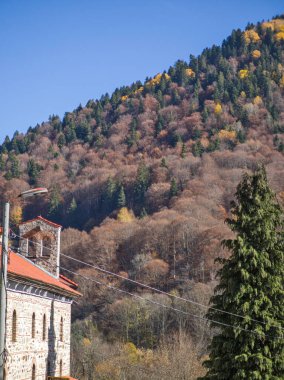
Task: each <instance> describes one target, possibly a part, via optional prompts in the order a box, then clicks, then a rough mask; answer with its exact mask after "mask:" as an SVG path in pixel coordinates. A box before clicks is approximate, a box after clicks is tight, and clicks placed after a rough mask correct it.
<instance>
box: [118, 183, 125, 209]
mask: <svg viewBox="0 0 284 380" xmlns="http://www.w3.org/2000/svg"><path fill="white" fill-rule="evenodd" d="M125 205H126V196H125V192H124V187H123V185H121V186H120V189H119V192H118V196H117V208H122V207H124V206H125Z"/></svg>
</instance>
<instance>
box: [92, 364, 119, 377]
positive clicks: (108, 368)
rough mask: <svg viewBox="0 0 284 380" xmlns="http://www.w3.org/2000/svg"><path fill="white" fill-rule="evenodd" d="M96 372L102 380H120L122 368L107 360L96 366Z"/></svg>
mask: <svg viewBox="0 0 284 380" xmlns="http://www.w3.org/2000/svg"><path fill="white" fill-rule="evenodd" d="M95 370H96V372H97V373H98V374H99V376H100V379H104V380H114V379H117V380H118V379H119V378H120V368H119V366H118V365H117V363H115V362H112V361H111V360H105V361H102V362H100V363H98V364H97V365H96V366H95Z"/></svg>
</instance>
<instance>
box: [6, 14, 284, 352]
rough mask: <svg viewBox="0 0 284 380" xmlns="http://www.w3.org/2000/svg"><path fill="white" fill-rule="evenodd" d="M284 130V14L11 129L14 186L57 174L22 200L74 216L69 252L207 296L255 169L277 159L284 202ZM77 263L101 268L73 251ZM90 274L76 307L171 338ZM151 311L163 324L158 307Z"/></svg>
mask: <svg viewBox="0 0 284 380" xmlns="http://www.w3.org/2000/svg"><path fill="white" fill-rule="evenodd" d="M283 133H284V18H282V17H280V16H279V17H276V18H275V19H273V20H271V21H269V22H264V23H258V24H257V25H248V26H247V28H246V30H245V31H241V30H234V31H233V32H232V34H231V35H230V36H229V37H228V38H227V39H226V40H225V41H224V42H223V43H222V45H221V46H213V47H212V48H206V49H205V50H204V51H203V53H202V54H201V55H200V56H198V57H193V56H191V57H190V60H189V62H184V61H177V62H176V64H175V65H174V66H172V67H170V68H169V69H168V71H165V72H164V73H161V74H157V75H156V76H155V77H154V78H146V80H145V82H144V83H140V82H137V83H134V84H132V85H131V86H126V87H123V88H120V89H117V90H115V91H114V93H113V94H112V95H111V96H110V95H108V94H106V95H104V96H102V97H101V99H100V100H95V101H94V100H90V101H88V103H87V104H86V106H81V105H80V106H79V107H78V108H77V109H76V110H74V111H73V112H67V113H66V114H65V116H64V118H63V120H60V118H59V117H58V116H55V115H53V116H51V117H50V118H49V121H48V122H45V123H42V124H41V125H37V126H36V127H35V128H30V129H29V131H28V132H27V134H24V135H22V134H18V133H15V135H14V137H13V139H12V140H11V141H10V140H9V139H8V138H6V140H5V142H4V143H3V144H2V146H1V156H0V170H1V177H0V186H1V190H2V191H1V194H2V197H4V194H5V196H10V197H13V196H14V195H15V194H17V193H18V192H19V191H20V190H26V189H27V188H28V187H29V186H33V185H42V186H46V187H48V188H49V189H50V195H49V198H48V200H45V201H43V200H41V201H40V202H37V203H33V205H31V204H29V203H27V204H26V205H25V207H24V209H23V210H22V208H21V207H22V206H20V205H17V204H16V205H15V206H14V209H13V212H12V214H13V215H12V218H13V222H14V223H15V224H16V223H17V222H19V220H20V219H21V217H22V211H23V213H24V215H25V217H30V216H31V215H35V213H41V214H42V215H44V216H46V217H48V218H52V219H53V220H55V221H56V222H59V223H62V224H63V226H64V227H65V230H64V231H63V247H62V249H63V252H68V254H70V255H73V256H74V257H80V259H81V260H85V261H89V262H93V263H96V264H99V265H101V266H102V267H104V268H107V269H109V270H113V271H115V272H120V273H123V275H124V276H126V277H131V278H135V279H138V280H139V281H142V282H144V283H147V284H150V285H152V286H156V287H160V288H162V289H166V290H168V291H178V292H179V293H180V294H183V295H187V296H190V297H191V298H195V299H197V300H202V302H203V303H207V302H208V298H209V295H210V292H211V289H212V286H213V284H214V281H215V280H214V278H215V273H216V265H215V264H214V259H215V258H216V257H217V256H219V255H220V254H225V252H222V251H221V248H220V241H221V239H222V238H224V237H226V236H228V234H229V232H228V230H227V229H226V227H225V226H224V223H223V222H224V219H225V218H226V217H227V215H228V213H229V208H230V201H231V200H232V199H233V194H234V191H235V187H236V185H237V183H238V182H239V180H240V177H241V175H242V173H243V172H244V171H246V170H252V169H255V168H256V167H257V165H258V164H260V163H262V164H264V165H265V166H266V169H267V172H268V177H269V180H270V184H271V186H272V188H273V189H274V191H275V192H276V193H277V196H278V199H279V202H280V203H282V204H283V203H284V155H283V153H284V135H283ZM64 265H65V266H66V265H68V266H69V267H71V268H75V269H76V270H78V271H79V273H81V274H84V275H87V276H93V275H96V276H97V277H96V278H98V277H99V274H98V273H97V272H96V271H95V270H92V269H90V268H89V269H86V268H85V267H82V268H79V267H78V266H74V263H72V262H70V261H67V259H66V263H64ZM108 281H110V282H112V283H114V284H117V285H120V286H123V287H126V288H127V289H129V285H127V283H126V282H125V283H123V282H121V281H115V280H113V279H111V278H109V279H108ZM80 282H81V286H82V288H83V290H84V293H85V296H86V297H85V298H84V299H83V301H82V303H81V304H80V307H79V308H78V310H77V312H76V313H77V314H76V315H77V316H80V318H83V317H87V316H89V315H93V317H94V320H95V321H96V323H97V325H98V328H99V330H100V331H103V332H104V335H105V336H108V338H109V339H121V338H122V337H123V339H127V340H130V341H132V342H134V343H135V344H137V345H140V346H145V347H149V346H151V345H152V346H153V345H156V344H157V342H159V340H160V338H161V335H162V332H161V331H162V330H161V328H160V326H159V327H157V328H156V332H155V333H153V330H151V331H152V334H150V335H151V336H152V337H151V338H150V336H149V334H148V333H147V331H146V330H145V325H143V326H142V325H139V323H138V324H137V325H135V326H132V330H131V328H130V327H129V326H128V330H127V337H126V336H125V334H126V330H124V325H123V324H122V322H121V320H119V319H118V315H121V318H122V315H124V316H125V310H126V309H127V308H129V309H127V310H128V311H129V310H130V311H129V315H130V316H131V313H132V309H131V305H129V304H128V299H127V298H123V297H122V296H120V297H121V298H123V299H124V301H123V302H120V304H118V303H117V295H116V296H115V295H109V293H108V291H107V289H104V290H102V289H101V288H95V287H94V286H93V285H92V284H90V283H89V284H87V283H86V282H85V281H84V280H83V279H82V280H80ZM130 289H132V290H133V291H134V290H135V291H140V290H139V289H135V288H134V287H131V288H130ZM180 307H183V306H180ZM145 313H146V311H145ZM147 313H150V315H151V317H149V318H150V319H149V320H151V323H153V324H154V325H155V323H158V321H157V320H154V319H155V318H154V314H155V313H156V311H155V310H154V311H153V310H152V311H151V312H150V311H149V310H147ZM151 313H153V314H151ZM102 315H103V317H102ZM127 315H128V314H127ZM129 318H130V317H129ZM151 318H153V319H151ZM169 318H170V319H171V318H172V319H171V323H169V325H168V326H167V329H168V330H169V331H175V330H176V329H178V326H179V323H180V321H177V320H176V319H175V318H173V317H172V316H171V317H169ZM130 319H131V318H130ZM183 327H184V329H185V330H186V331H189V332H190V333H191V335H192V336H193V337H194V336H198V333H197V332H199V333H200V329H201V327H200V326H199V325H197V323H196V321H194V319H191V320H190V327H189V325H188V323H185V325H184V326H183ZM130 330H131V331H130ZM142 330H143V331H142ZM137 331H140V333H139V334H140V335H139V336H138V335H137ZM163 331H164V330H163ZM163 333H164V332H163ZM147 334H148V335H147ZM153 336H154V338H153Z"/></svg>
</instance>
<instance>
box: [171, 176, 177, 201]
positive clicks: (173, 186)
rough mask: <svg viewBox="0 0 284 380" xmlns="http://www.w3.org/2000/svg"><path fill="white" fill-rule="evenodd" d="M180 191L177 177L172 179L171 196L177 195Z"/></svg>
mask: <svg viewBox="0 0 284 380" xmlns="http://www.w3.org/2000/svg"><path fill="white" fill-rule="evenodd" d="M177 193H178V186H177V182H176V180H175V178H172V180H171V187H170V198H171V197H175V196H176V195H177Z"/></svg>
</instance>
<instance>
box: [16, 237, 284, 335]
mask: <svg viewBox="0 0 284 380" xmlns="http://www.w3.org/2000/svg"><path fill="white" fill-rule="evenodd" d="M12 233H13V235H12V236H13V237H17V238H18V239H21V240H25V238H23V237H21V236H19V235H17V234H15V233H14V232H12ZM12 236H11V237H12ZM33 244H37V245H39V246H41V247H43V246H42V244H41V243H38V242H33ZM44 248H46V249H47V250H50V251H52V249H51V248H49V247H45V246H44ZM25 253H26V254H28V252H25ZM60 255H61V256H63V257H66V258H67V259H70V260H73V261H75V262H77V263H80V264H82V265H86V266H88V267H91V268H94V269H96V270H98V271H100V272H102V273H104V274H107V275H111V276H114V277H117V278H119V279H121V280H123V281H128V282H131V283H133V284H135V285H138V286H140V287H143V288H145V289H149V290H151V291H154V292H156V293H160V294H164V295H167V296H169V297H171V298H175V299H178V300H180V301H184V302H188V303H191V304H193V305H196V306H199V307H203V308H205V309H206V310H207V309H210V310H214V311H218V312H220V313H223V314H227V315H231V316H234V317H237V318H241V319H245V320H250V321H252V322H256V323H260V324H263V325H265V326H266V325H267V323H266V322H263V321H259V320H257V319H254V318H251V317H249V316H243V315H240V314H236V313H231V312H229V311H226V310H222V309H218V308H215V307H211V306H207V305H204V304H202V303H200V302H197V301H193V300H191V299H188V298H184V297H180V296H177V295H175V294H171V293H168V292H165V291H163V290H160V289H157V288H154V287H152V286H150V285H146V284H143V283H141V282H139V281H136V280H133V279H130V278H126V277H124V276H121V275H119V274H117V273H114V272H111V271H109V270H106V269H103V268H101V267H99V266H97V265H93V264H89V263H87V262H85V261H82V260H79V259H76V258H74V257H71V256H69V255H66V254H64V253H62V252H60ZM279 322H280V321H279ZM271 327H275V328H277V329H279V330H284V328H282V327H280V326H277V325H275V324H271Z"/></svg>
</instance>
